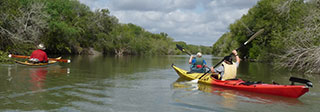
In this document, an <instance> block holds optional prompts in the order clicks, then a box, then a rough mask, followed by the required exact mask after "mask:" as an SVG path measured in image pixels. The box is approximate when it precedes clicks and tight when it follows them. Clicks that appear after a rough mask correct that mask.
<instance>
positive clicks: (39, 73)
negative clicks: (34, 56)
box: [7, 65, 70, 91]
mask: <svg viewBox="0 0 320 112" xmlns="http://www.w3.org/2000/svg"><path fill="white" fill-rule="evenodd" d="M7 73H8V77H7V81H8V82H10V83H20V84H22V85H20V86H18V88H15V89H19V88H20V89H23V87H25V88H28V89H29V90H31V91H38V90H42V89H43V87H45V86H46V80H47V77H48V75H50V77H52V76H54V77H57V76H60V75H68V74H70V68H68V67H62V66H59V65H50V66H41V67H33V66H21V65H16V66H8V72H7Z"/></svg>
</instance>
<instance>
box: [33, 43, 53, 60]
mask: <svg viewBox="0 0 320 112" xmlns="http://www.w3.org/2000/svg"><path fill="white" fill-rule="evenodd" d="M45 49H46V48H45V47H44V45H43V44H39V45H38V46H37V50H34V51H33V52H32V54H31V56H30V59H29V60H28V61H29V62H32V63H48V56H47V53H46V52H44V50H45Z"/></svg>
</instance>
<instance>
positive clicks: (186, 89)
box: [0, 55, 320, 112]
mask: <svg viewBox="0 0 320 112" xmlns="http://www.w3.org/2000/svg"><path fill="white" fill-rule="evenodd" d="M70 58H71V61H72V62H71V63H70V64H66V63H58V64H54V65H49V66H44V67H32V66H23V65H18V64H1V65H0V111H1V112H20V111H49V112H56V111H58V112H207V111H216V112H234V111H236V112H275V111H276V112H303V111H307V112H318V111H319V107H318V105H320V97H319V95H320V84H319V83H320V75H319V74H302V73H295V72H289V71H287V70H282V69H273V67H272V65H270V64H266V63H256V62H241V63H240V67H239V68H238V77H239V78H241V79H243V80H252V81H262V82H265V83H270V82H272V81H275V82H277V83H280V84H290V82H289V80H288V79H289V77H291V76H295V77H300V78H305V79H309V80H310V81H312V82H313V85H314V87H313V88H310V91H309V92H308V93H306V94H305V95H303V96H301V97H300V98H298V99H294V98H286V97H280V96H272V95H265V94H257V93H249V92H243V91H235V90H230V89H225V88H219V87H215V86H209V85H203V84H189V83H187V82H188V81H187V80H185V79H181V78H179V76H178V75H177V73H176V72H175V71H174V70H173V69H172V68H171V66H170V65H171V64H172V63H174V64H175V65H177V66H178V67H180V68H184V69H188V66H189V65H188V62H187V61H188V59H189V57H188V56H185V55H175V56H154V57H142V56H124V57H113V56H71V57H70ZM204 58H205V59H206V61H207V63H208V65H209V66H212V65H215V64H216V63H217V62H218V61H219V59H220V58H218V57H212V56H204Z"/></svg>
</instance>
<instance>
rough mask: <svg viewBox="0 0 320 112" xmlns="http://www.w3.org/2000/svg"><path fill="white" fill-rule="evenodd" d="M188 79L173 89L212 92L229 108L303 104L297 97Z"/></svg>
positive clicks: (174, 84) (182, 80) (176, 82)
mask: <svg viewBox="0 0 320 112" xmlns="http://www.w3.org/2000/svg"><path fill="white" fill-rule="evenodd" d="M187 82H188V81H187V80H185V79H183V78H179V79H178V80H177V81H175V82H174V83H173V84H172V87H173V89H180V90H181V89H184V90H185V91H191V90H193V91H194V90H200V91H203V92H206V93H211V94H213V95H216V96H220V98H221V101H220V102H217V104H220V105H221V106H224V107H226V108H229V109H236V107H238V106H237V105H239V104H240V103H255V104H277V103H279V104H280V103H281V104H287V105H303V103H302V102H301V101H300V100H299V99H296V98H287V97H282V96H274V95H267V94H260V93H252V92H246V91H237V90H233V89H228V88H223V87H218V86H214V85H206V84H190V83H187Z"/></svg>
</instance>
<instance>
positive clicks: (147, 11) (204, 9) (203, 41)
mask: <svg viewBox="0 0 320 112" xmlns="http://www.w3.org/2000/svg"><path fill="white" fill-rule="evenodd" d="M257 1H258V0H80V2H81V3H84V4H86V5H88V6H89V7H90V8H91V9H92V10H96V9H103V8H107V9H109V10H110V12H111V14H112V15H114V16H116V17H117V18H118V19H119V20H120V22H121V23H133V24H137V25H139V26H141V27H143V28H145V29H146V30H148V31H150V32H153V33H160V32H165V33H168V34H169V36H170V37H172V38H174V39H175V40H176V41H185V42H187V43H188V44H195V45H207V46H211V45H212V44H213V43H214V42H216V41H217V40H218V39H219V38H220V36H221V35H222V34H223V33H225V32H226V31H228V26H229V24H231V23H233V22H234V21H235V20H237V19H240V18H241V16H242V15H243V14H246V13H247V12H248V10H249V9H250V8H251V7H252V6H253V5H255V4H256V2H257Z"/></svg>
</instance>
